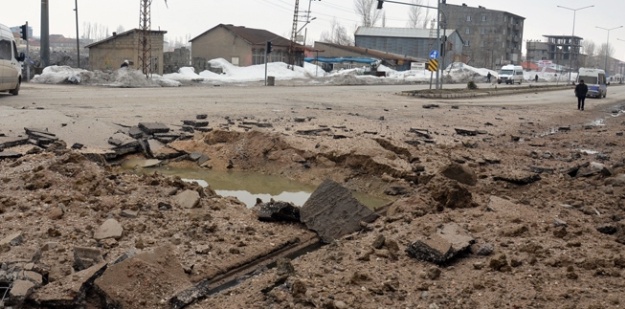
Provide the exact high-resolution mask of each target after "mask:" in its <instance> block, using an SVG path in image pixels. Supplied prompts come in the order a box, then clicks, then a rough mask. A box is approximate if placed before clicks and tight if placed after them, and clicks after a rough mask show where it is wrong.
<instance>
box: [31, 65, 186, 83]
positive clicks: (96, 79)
mask: <svg viewBox="0 0 625 309" xmlns="http://www.w3.org/2000/svg"><path fill="white" fill-rule="evenodd" d="M31 81H32V82H33V83H39V84H81V85H95V86H108V87H119V88H149V87H179V86H180V85H181V83H180V82H179V81H177V80H173V79H168V78H165V77H163V76H160V75H156V74H154V75H152V76H151V77H149V78H146V77H145V75H144V74H143V73H142V72H140V71H138V70H132V69H126V68H124V69H119V70H115V71H112V72H102V71H93V72H91V71H87V70H83V69H75V68H71V67H68V66H49V67H46V68H45V69H43V72H42V73H41V75H36V76H35V77H34V78H33V79H32V80H31Z"/></svg>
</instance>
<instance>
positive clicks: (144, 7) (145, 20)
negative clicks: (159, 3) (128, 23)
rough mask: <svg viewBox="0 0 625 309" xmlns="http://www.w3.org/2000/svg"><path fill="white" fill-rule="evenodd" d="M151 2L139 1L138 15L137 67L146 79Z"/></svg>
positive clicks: (150, 50) (148, 71)
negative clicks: (139, 9)
mask: <svg viewBox="0 0 625 309" xmlns="http://www.w3.org/2000/svg"><path fill="white" fill-rule="evenodd" d="M151 7H152V0H141V12H140V13H139V27H140V28H139V29H140V30H139V66H140V67H141V71H142V72H143V74H145V76H146V77H148V74H149V73H151V65H150V62H151V60H152V59H151V58H152V44H151V42H150V29H151V28H152V20H151V16H152V14H151V12H150V10H151Z"/></svg>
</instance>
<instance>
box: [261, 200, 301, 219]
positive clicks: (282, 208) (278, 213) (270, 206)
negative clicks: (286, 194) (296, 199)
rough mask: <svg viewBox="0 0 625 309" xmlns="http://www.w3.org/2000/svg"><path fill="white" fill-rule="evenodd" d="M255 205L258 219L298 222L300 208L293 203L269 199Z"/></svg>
mask: <svg viewBox="0 0 625 309" xmlns="http://www.w3.org/2000/svg"><path fill="white" fill-rule="evenodd" d="M256 207H258V211H257V214H258V220H260V221H286V222H300V209H299V207H296V206H295V205H293V203H287V202H282V201H270V202H269V203H262V204H260V205H257V206H256Z"/></svg>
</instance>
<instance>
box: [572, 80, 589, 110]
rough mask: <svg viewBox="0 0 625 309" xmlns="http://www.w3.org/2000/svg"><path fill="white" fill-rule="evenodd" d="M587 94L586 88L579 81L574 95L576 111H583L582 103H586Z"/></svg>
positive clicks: (582, 82)
mask: <svg viewBox="0 0 625 309" xmlns="http://www.w3.org/2000/svg"><path fill="white" fill-rule="evenodd" d="M587 93H588V86H586V84H585V83H584V80H583V79H581V80H580V81H579V84H577V86H575V95H576V96H577V109H578V110H582V111H583V110H584V101H586V94H587Z"/></svg>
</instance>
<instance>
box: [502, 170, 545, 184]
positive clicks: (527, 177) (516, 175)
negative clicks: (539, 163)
mask: <svg viewBox="0 0 625 309" xmlns="http://www.w3.org/2000/svg"><path fill="white" fill-rule="evenodd" d="M493 179H494V180H497V181H498V180H501V181H505V182H509V183H512V184H515V185H529V184H531V183H534V182H537V181H539V180H540V179H541V178H540V175H539V174H536V173H532V172H524V171H512V172H507V173H503V174H501V175H498V176H494V177H493Z"/></svg>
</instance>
